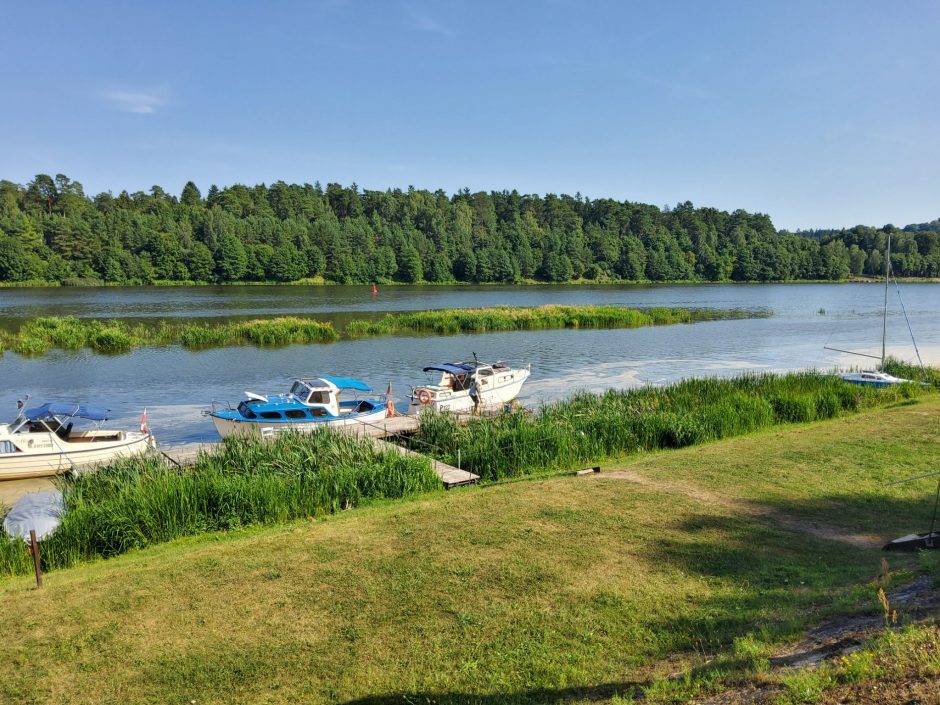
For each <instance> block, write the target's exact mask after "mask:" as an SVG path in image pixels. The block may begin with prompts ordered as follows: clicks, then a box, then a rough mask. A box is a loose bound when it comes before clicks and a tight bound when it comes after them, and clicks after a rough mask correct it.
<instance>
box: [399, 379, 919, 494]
mask: <svg viewBox="0 0 940 705" xmlns="http://www.w3.org/2000/svg"><path fill="white" fill-rule="evenodd" d="M920 392H921V387H920V386H919V385H917V384H913V383H912V384H905V385H900V386H899V387H897V388H893V389H881V390H878V389H873V388H868V387H859V386H854V385H851V384H848V383H847V382H844V381H842V380H841V379H839V378H838V377H836V376H834V375H825V374H819V373H815V372H805V373H794V374H787V375H779V376H778V375H771V374H764V375H745V376H741V377H735V378H731V379H717V378H706V379H689V380H684V381H682V382H678V383H676V384H673V385H670V386H667V387H659V388H654V387H644V388H640V389H631V390H609V391H607V392H604V393H600V394H594V393H586V392H583V393H578V394H576V395H575V396H573V397H571V398H570V399H568V400H565V401H562V402H558V403H555V404H549V405H546V406H543V407H541V408H540V409H539V410H538V411H537V412H535V413H529V412H528V411H526V410H524V409H523V410H519V411H515V412H512V413H507V414H503V415H501V416H497V417H491V418H481V419H477V420H474V421H473V422H471V423H470V424H469V425H466V426H461V425H459V424H458V423H457V422H456V420H455V419H454V418H453V417H452V416H450V415H448V414H437V415H432V414H429V415H427V416H425V417H424V418H423V419H422V423H421V429H420V431H419V433H418V435H417V437H416V443H417V444H419V447H422V448H429V447H431V448H435V447H436V448H438V449H439V450H438V451H436V452H437V454H438V457H439V459H440V460H442V461H444V462H447V463H450V464H456V463H457V450H458V449H460V453H461V458H460V462H461V463H462V467H463V468H464V469H466V470H470V471H471V472H474V473H476V474H477V475H480V476H481V477H482V478H484V479H486V480H501V479H504V478H511V477H518V476H522V475H529V474H533V473H540V472H547V471H552V470H559V469H565V468H571V467H575V466H577V465H578V464H584V463H592V462H597V461H599V460H602V459H605V458H610V457H614V456H619V455H624V454H629V453H637V452H642V451H655V450H661V449H668V448H682V447H685V446H690V445H694V444H697V443H703V442H707V441H713V440H718V439H721V438H728V437H731V436H738V435H742V434H745V433H750V432H753V431H758V430H760V429H765V428H769V427H772V426H776V425H781V424H789V423H802V422H807V421H815V420H822V419H830V418H834V417H837V416H840V415H842V414H847V413H854V412H857V411H859V410H862V409H866V408H872V407H875V406H878V405H883V404H887V403H890V402H893V401H897V400H899V399H908V398H911V397H915V396H917V395H918V394H920Z"/></svg>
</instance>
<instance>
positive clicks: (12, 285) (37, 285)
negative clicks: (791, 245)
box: [0, 276, 940, 289]
mask: <svg viewBox="0 0 940 705" xmlns="http://www.w3.org/2000/svg"><path fill="white" fill-rule="evenodd" d="M896 279H897V281H898V282H899V283H903V284H940V277H897V278H896ZM882 283H884V277H883V276H882V277H874V276H872V277H869V276H852V277H849V278H848V279H774V280H768V281H762V280H756V279H755V280H753V281H732V280H726V281H711V280H701V279H674V280H673V279H670V280H662V281H649V280H642V279H641V280H627V279H623V280H603V281H600V280H595V279H576V280H572V281H567V282H544V281H538V280H535V279H526V280H522V281H518V282H459V281H453V282H395V281H388V282H376V286H377V287H396V288H397V287H403V286H415V287H428V288H440V287H448V286H472V287H480V288H489V287H497V286H508V287H514V286H518V287H523V288H524V287H530V286H549V287H553V288H554V287H566V286H611V287H615V286H727V285H734V286H752V285H755V284H882ZM371 284H372V283H371V282H365V283H363V282H359V283H354V284H340V283H339V282H334V281H328V280H326V279H322V278H319V277H317V278H316V279H298V280H296V281H289V282H281V281H261V282H259V281H241V282H197V281H168V280H160V281H153V282H147V283H142V282H104V281H94V282H88V283H78V284H76V283H64V282H46V281H28V282H0V289H98V288H101V289H130V288H141V289H143V288H148V287H150V288H179V287H210V286H221V287H236V286H291V287H297V286H322V287H334V286H351V287H369V286H371Z"/></svg>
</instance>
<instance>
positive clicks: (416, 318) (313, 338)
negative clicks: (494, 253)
mask: <svg viewBox="0 0 940 705" xmlns="http://www.w3.org/2000/svg"><path fill="white" fill-rule="evenodd" d="M767 315H769V314H768V313H766V312H761V311H756V312H755V311H742V310H735V309H732V310H724V309H680V308H651V309H646V310H639V309H631V308H621V307H618V306H540V307H535V308H510V307H499V308H490V309H446V310H440V311H416V312H411V313H392V314H388V315H387V316H385V317H384V318H382V319H380V320H378V321H363V320H353V321H350V322H349V323H347V324H346V326H345V328H344V329H343V331H342V335H340V333H339V332H338V331H337V330H336V329H335V328H334V327H333V325H332V323H330V322H326V321H316V320H313V319H309V318H299V317H296V316H281V317H277V318H269V319H257V320H251V321H236V322H223V323H183V324H177V323H171V322H168V321H160V322H159V323H158V324H156V325H145V324H129V323H126V322H123V321H101V320H96V319H87V318H75V317H74V316H64V317H58V316H46V317H42V318H35V319H33V320H31V321H28V322H26V323H24V324H23V325H22V326H21V327H20V329H19V330H18V331H16V332H14V333H2V332H0V353H2V352H3V350H4V348H7V349H10V350H12V351H14V352H16V353H19V354H20V355H42V354H44V353H46V352H48V351H49V350H51V349H53V348H59V349H62V350H79V349H82V348H90V349H92V350H94V351H95V352H99V353H110V354H116V353H123V352H127V351H128V350H131V349H132V348H134V347H139V346H142V345H176V344H178V345H182V346H183V347H185V348H189V349H204V348H213V347H224V346H230V345H261V346H273V345H290V344H294V343H332V342H334V341H336V340H339V339H340V337H345V338H362V337H366V336H377V335H408V334H415V333H419V334H420V333H433V334H438V335H444V334H452V333H483V332H488V331H511V330H545V329H550V328H637V327H640V326H652V325H670V324H675V323H695V322H697V321H711V320H719V319H727V318H734V319H738V318H753V317H764V316H767Z"/></svg>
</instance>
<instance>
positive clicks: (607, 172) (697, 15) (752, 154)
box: [0, 0, 940, 229]
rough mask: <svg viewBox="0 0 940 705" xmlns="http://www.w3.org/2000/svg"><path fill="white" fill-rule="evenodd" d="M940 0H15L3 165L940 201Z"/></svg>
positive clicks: (23, 176)
mask: <svg viewBox="0 0 940 705" xmlns="http://www.w3.org/2000/svg"><path fill="white" fill-rule="evenodd" d="M938 34H940V3H938V2H937V1H936V0H931V1H926V0H905V1H904V2H885V1H884V0H877V1H874V2H868V1H864V0H845V1H842V2H832V1H827V0H812V1H810V2H807V1H803V0H787V1H785V2H774V3H771V2H765V1H762V0H750V1H746V0H741V1H739V2H720V1H715V0H713V1H709V2H702V1H701V0H696V1H679V0H675V1H672V2H669V1H666V0H663V1H661V2H653V1H652V0H650V1H649V2H644V3H639V2H616V1H613V0H610V1H607V0H604V1H601V0H598V1H595V2H591V1H590V0H584V1H583V2H574V1H573V0H541V1H535V0H532V1H529V2H522V1H520V2H512V1H511V0H504V1H502V2H498V1H497V2H489V1H485V2H484V1H483V0H460V1H453V2H446V1H444V0H439V1H437V2H430V1H426V0H403V1H400V0H387V1H382V2H379V1H375V2H366V1H361V2H359V1H356V0H345V1H344V0H309V1H308V2H278V1H275V0H271V1H269V2H262V1H261V0H257V2H254V3H247V2H235V1H229V2H225V1H220V2H198V1H195V0H192V1H189V2H171V1H169V0H165V1H157V2H142V1H139V2H138V1H131V0H125V1H121V2H118V1H115V2H98V1H94V0H88V1H86V2H72V1H62V2H46V1H43V0H30V1H29V2H18V1H17V0H0V46H2V47H3V61H2V69H0V178H6V179H10V180H13V181H16V182H18V183H25V182H27V181H29V180H30V179H31V178H32V176H33V175H35V174H37V173H49V174H52V175H54V174H56V173H65V174H67V175H68V176H70V177H71V178H73V179H77V180H78V181H81V182H82V183H83V184H84V186H85V190H86V192H87V193H89V194H94V193H97V192H99V191H104V190H111V191H114V192H118V191H120V190H122V189H127V190H130V191H135V190H148V189H149V188H150V186H152V185H154V184H158V185H160V186H162V187H164V188H165V189H166V190H168V191H170V192H172V193H176V194H178V193H179V192H180V190H181V189H182V186H183V184H184V183H185V182H186V181H187V180H189V179H192V180H193V181H195V182H196V184H197V185H198V186H199V187H200V189H202V191H203V193H205V191H206V189H208V187H209V185H210V184H213V183H215V184H218V185H220V186H222V185H228V184H232V183H246V184H255V183H260V182H265V183H270V182H272V181H276V180H278V179H283V180H285V181H289V182H301V183H302V182H311V183H312V182H314V181H317V180H319V181H320V182H322V183H323V184H326V183H328V182H331V181H338V182H341V183H343V184H349V183H351V182H356V183H358V184H359V185H360V186H361V187H363V188H369V189H384V188H388V187H401V188H406V187H407V186H409V185H414V186H416V187H418V188H430V189H432V190H433V189H437V188H443V189H444V190H446V191H447V192H453V191H455V190H457V189H459V188H463V187H465V186H466V187H469V188H471V189H473V190H478V189H482V190H487V191H489V190H502V189H513V188H515V189H518V190H519V191H521V192H523V193H546V192H551V193H569V194H574V193H576V192H580V193H582V194H583V195H585V196H589V197H592V198H597V197H612V198H616V199H620V200H631V201H640V202H644V203H653V204H656V205H660V206H661V205H665V204H670V205H671V204H675V203H676V202H679V201H686V200H691V201H692V202H693V203H695V204H696V205H699V206H704V205H711V206H716V207H719V208H723V209H729V210H732V209H735V208H744V209H746V210H749V211H758V212H763V213H768V214H770V216H771V217H772V218H773V220H774V223H775V224H776V225H777V226H778V227H781V228H789V229H796V228H810V227H841V226H851V225H855V224H858V223H864V224H869V225H878V226H880V225H883V224H885V223H889V222H890V223H894V224H895V225H904V224H907V223H913V222H923V221H928V220H932V219H934V218H937V217H938V216H940V198H938V196H940V42H938V40H937V37H938Z"/></svg>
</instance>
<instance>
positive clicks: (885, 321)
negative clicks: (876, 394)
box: [881, 233, 891, 371]
mask: <svg viewBox="0 0 940 705" xmlns="http://www.w3.org/2000/svg"><path fill="white" fill-rule="evenodd" d="M890 273H891V233H888V254H887V257H886V258H885V310H884V318H883V321H882V324H881V369H882V371H883V370H884V368H885V341H886V340H887V338H888V277H889V276H890Z"/></svg>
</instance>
